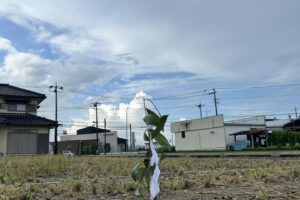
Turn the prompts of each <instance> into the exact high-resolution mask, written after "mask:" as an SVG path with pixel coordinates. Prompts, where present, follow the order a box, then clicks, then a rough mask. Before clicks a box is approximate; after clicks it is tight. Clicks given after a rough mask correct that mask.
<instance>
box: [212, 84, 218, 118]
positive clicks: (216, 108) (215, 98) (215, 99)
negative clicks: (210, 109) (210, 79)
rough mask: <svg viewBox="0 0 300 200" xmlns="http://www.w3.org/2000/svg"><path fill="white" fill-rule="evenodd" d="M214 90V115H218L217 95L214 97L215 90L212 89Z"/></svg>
mask: <svg viewBox="0 0 300 200" xmlns="http://www.w3.org/2000/svg"><path fill="white" fill-rule="evenodd" d="M213 91H214V101H215V110H216V115H218V107H217V97H216V90H215V89H213Z"/></svg>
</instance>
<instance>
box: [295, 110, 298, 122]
mask: <svg viewBox="0 0 300 200" xmlns="http://www.w3.org/2000/svg"><path fill="white" fill-rule="evenodd" d="M295 115H296V119H297V118H298V112H297V107H295Z"/></svg>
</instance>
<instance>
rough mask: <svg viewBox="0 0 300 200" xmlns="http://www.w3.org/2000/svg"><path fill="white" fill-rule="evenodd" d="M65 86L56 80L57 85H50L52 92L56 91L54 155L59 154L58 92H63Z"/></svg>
mask: <svg viewBox="0 0 300 200" xmlns="http://www.w3.org/2000/svg"><path fill="white" fill-rule="evenodd" d="M62 90H63V87H62V86H58V85H57V82H55V85H51V86H50V87H49V91H50V92H54V93H55V122H56V124H55V130H54V155H56V154H57V149H58V148H57V147H58V146H57V128H58V121H57V93H58V92H62Z"/></svg>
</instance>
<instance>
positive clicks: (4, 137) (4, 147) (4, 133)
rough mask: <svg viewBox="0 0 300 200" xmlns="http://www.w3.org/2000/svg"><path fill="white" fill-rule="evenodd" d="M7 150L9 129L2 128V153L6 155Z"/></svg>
mask: <svg viewBox="0 0 300 200" xmlns="http://www.w3.org/2000/svg"><path fill="white" fill-rule="evenodd" d="M6 150H7V128H6V127H3V126H0V153H3V154H4V155H5V154H6Z"/></svg>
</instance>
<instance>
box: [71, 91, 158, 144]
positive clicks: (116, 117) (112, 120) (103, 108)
mask: <svg viewBox="0 0 300 200" xmlns="http://www.w3.org/2000/svg"><path fill="white" fill-rule="evenodd" d="M143 98H151V97H150V96H149V95H147V94H146V93H144V92H143V91H140V92H138V93H136V95H135V96H134V98H133V99H132V100H131V101H130V102H129V103H120V104H119V105H118V106H116V105H112V104H101V105H100V106H99V108H98V121H99V127H100V128H104V127H103V126H104V118H105V119H106V122H107V128H108V129H110V130H116V131H118V136H119V137H122V138H126V131H125V127H126V113H127V122H128V126H129V124H132V131H133V132H135V134H136V140H137V144H143V133H144V130H145V128H146V126H145V123H144V122H143V118H144V116H145V110H144V103H143ZM146 104H147V105H146V106H147V108H150V109H153V106H152V105H151V104H149V102H148V103H146ZM95 119H96V112H95V109H94V108H89V115H88V117H85V118H74V119H72V121H73V125H72V126H71V127H67V128H66V129H65V130H66V131H67V132H68V133H70V134H75V133H76V131H77V130H78V129H80V128H83V127H85V126H87V125H95V123H94V122H95ZM83 122H87V123H83ZM128 137H129V127H128Z"/></svg>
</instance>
